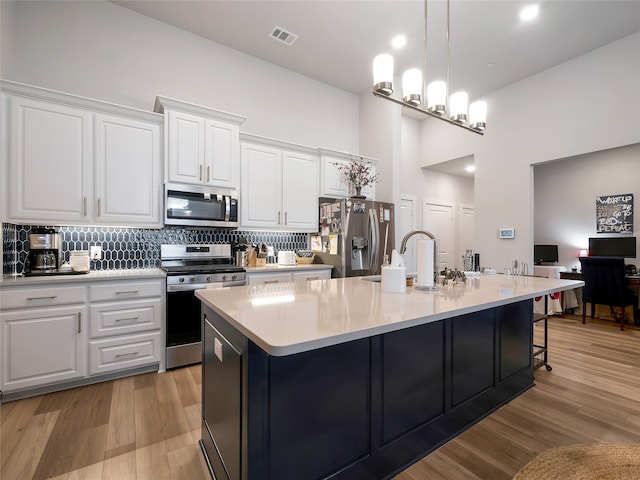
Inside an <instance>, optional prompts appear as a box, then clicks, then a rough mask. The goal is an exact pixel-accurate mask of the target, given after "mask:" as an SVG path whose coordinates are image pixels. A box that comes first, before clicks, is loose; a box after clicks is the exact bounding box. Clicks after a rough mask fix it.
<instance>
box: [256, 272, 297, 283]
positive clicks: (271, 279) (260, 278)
mask: <svg viewBox="0 0 640 480" xmlns="http://www.w3.org/2000/svg"><path fill="white" fill-rule="evenodd" d="M292 281H293V277H292V275H291V272H282V273H247V285H264V284H268V283H286V282H292Z"/></svg>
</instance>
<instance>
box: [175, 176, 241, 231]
mask: <svg viewBox="0 0 640 480" xmlns="http://www.w3.org/2000/svg"><path fill="white" fill-rule="evenodd" d="M164 223H165V224H166V225H194V226H205V227H237V226H238V195H237V192H233V191H229V190H223V189H215V188H209V187H199V186H197V185H177V184H169V183H168V184H166V186H165V222H164Z"/></svg>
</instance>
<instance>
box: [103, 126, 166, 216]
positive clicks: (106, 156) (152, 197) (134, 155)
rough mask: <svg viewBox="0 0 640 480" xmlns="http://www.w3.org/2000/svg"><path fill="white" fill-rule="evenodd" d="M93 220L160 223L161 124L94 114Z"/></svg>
mask: <svg viewBox="0 0 640 480" xmlns="http://www.w3.org/2000/svg"><path fill="white" fill-rule="evenodd" d="M95 122H96V129H95V132H96V133H95V144H96V147H95V152H96V158H95V165H96V167H95V197H94V200H95V201H94V215H95V217H94V218H95V220H96V221H98V222H101V223H108V224H114V223H126V224H153V225H160V223H161V222H160V192H161V186H162V183H161V175H160V171H161V156H160V148H161V136H160V125H159V124H157V123H151V122H145V121H141V120H135V119H130V118H125V117H119V116H114V115H102V114H97V115H96V117H95Z"/></svg>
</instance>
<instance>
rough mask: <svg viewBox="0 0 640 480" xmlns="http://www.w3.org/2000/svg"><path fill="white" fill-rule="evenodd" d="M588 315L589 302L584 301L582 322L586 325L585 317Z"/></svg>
mask: <svg viewBox="0 0 640 480" xmlns="http://www.w3.org/2000/svg"><path fill="white" fill-rule="evenodd" d="M586 315H587V302H582V324H583V325H584V324H585V323H586V322H585V317H586Z"/></svg>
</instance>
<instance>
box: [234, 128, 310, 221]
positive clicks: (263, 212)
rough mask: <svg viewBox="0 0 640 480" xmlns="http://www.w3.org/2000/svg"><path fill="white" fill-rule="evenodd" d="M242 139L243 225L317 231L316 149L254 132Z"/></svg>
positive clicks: (241, 203) (241, 193)
mask: <svg viewBox="0 0 640 480" xmlns="http://www.w3.org/2000/svg"><path fill="white" fill-rule="evenodd" d="M242 139H243V141H242V142H241V155H240V157H241V188H240V226H241V228H248V229H254V228H257V229H270V230H284V231H292V232H316V231H317V230H318V156H317V155H316V153H315V152H316V151H315V150H314V149H311V148H306V147H302V146H298V145H293V144H288V143H284V142H278V141H275V140H269V139H265V138H261V137H255V136H253V135H243V136H242Z"/></svg>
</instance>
